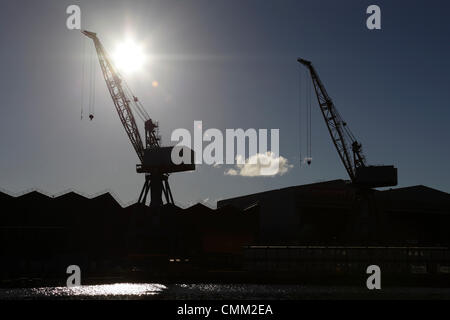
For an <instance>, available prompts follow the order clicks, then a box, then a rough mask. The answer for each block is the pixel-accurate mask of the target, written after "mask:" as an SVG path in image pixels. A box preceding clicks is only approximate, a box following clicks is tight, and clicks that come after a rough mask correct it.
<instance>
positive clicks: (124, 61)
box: [112, 39, 147, 73]
mask: <svg viewBox="0 0 450 320" xmlns="http://www.w3.org/2000/svg"><path fill="white" fill-rule="evenodd" d="M112 58H113V59H114V64H115V66H116V67H117V68H118V69H119V71H120V72H123V73H133V72H136V71H139V70H141V69H142V68H143V67H144V65H145V63H146V61H147V57H146V55H145V51H144V47H143V46H142V45H139V44H137V43H136V42H134V41H133V40H130V39H129V40H126V41H125V42H123V43H121V44H119V45H118V46H117V47H116V50H115V51H114V53H113V55H112Z"/></svg>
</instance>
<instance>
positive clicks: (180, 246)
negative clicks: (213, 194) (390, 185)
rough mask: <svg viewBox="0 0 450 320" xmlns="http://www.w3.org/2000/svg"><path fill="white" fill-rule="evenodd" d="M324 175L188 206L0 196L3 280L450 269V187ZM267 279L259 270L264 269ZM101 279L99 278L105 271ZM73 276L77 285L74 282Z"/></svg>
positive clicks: (107, 198) (238, 277) (106, 198)
mask: <svg viewBox="0 0 450 320" xmlns="http://www.w3.org/2000/svg"><path fill="white" fill-rule="evenodd" d="M366 192H368V194H363V195H361V191H360V190H359V189H355V188H354V187H353V186H352V184H349V183H348V182H346V181H344V180H335V181H328V182H321V183H315V184H309V185H301V186H295V187H289V188H284V189H279V190H272V191H267V192H263V193H257V194H251V195H247V196H242V197H238V198H233V199H227V200H223V201H220V202H218V207H217V209H211V208H209V207H206V206H204V205H202V204H197V205H194V206H192V207H189V208H185V209H182V208H179V207H177V206H174V205H172V204H167V205H164V206H163V207H160V208H151V207H147V206H145V205H143V204H139V203H136V204H134V205H131V206H128V207H125V208H123V207H122V206H120V205H119V204H118V203H117V202H116V200H115V199H114V198H113V197H112V196H111V194H109V193H105V194H102V195H100V196H98V197H95V198H91V199H89V198H86V197H83V196H81V195H79V194H77V193H74V192H70V193H66V194H64V195H61V196H59V197H49V196H46V195H44V194H42V193H39V192H37V191H34V192H30V193H27V194H24V195H22V196H19V197H13V196H10V195H8V194H5V193H0V202H1V204H2V208H4V209H3V210H2V212H1V214H0V239H1V246H0V258H1V261H2V264H1V267H0V280H1V281H2V284H3V285H5V284H6V285H7V284H8V283H9V282H11V281H17V279H31V280H33V279H35V280H36V279H41V280H43V281H45V280H46V279H59V280H58V281H63V280H62V279H65V277H66V268H67V266H69V265H79V266H80V268H81V269H82V270H83V274H84V276H86V278H85V279H101V278H105V279H107V278H114V279H118V278H120V279H123V280H124V281H125V280H130V279H131V280H133V279H137V280H138V279H139V280H152V279H158V280H160V279H166V280H170V279H174V280H179V279H183V280H185V281H189V280H193V281H194V280H209V281H213V280H216V281H222V280H224V281H225V280H226V281H233V279H234V280H235V281H246V280H248V281H251V280H252V279H256V280H255V281H266V280H270V279H272V280H280V279H281V278H283V277H285V278H286V279H285V280H289V279H291V280H292V279H293V278H296V277H305V276H307V277H309V276H312V275H314V274H318V273H320V274H321V275H323V274H337V275H339V274H347V275H348V274H362V273H364V274H365V272H364V271H365V268H366V267H367V265H371V264H378V265H381V266H383V267H384V270H386V272H389V273H392V274H400V273H401V274H421V275H447V274H449V272H450V254H449V251H448V246H449V245H450V234H449V232H448V229H449V227H450V195H449V194H448V193H445V192H442V191H438V190H435V189H432V188H428V187H425V186H413V187H407V188H396V189H389V190H385V191H376V190H370V191H366ZM255 277H256V278H255ZM93 281H95V280H93ZM62 283H65V282H62Z"/></svg>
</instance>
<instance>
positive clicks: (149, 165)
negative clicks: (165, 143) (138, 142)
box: [136, 146, 195, 173]
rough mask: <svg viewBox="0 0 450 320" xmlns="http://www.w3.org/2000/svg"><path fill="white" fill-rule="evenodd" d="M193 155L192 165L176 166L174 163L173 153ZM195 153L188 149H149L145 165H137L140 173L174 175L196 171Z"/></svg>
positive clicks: (178, 147) (182, 164)
mask: <svg viewBox="0 0 450 320" xmlns="http://www.w3.org/2000/svg"><path fill="white" fill-rule="evenodd" d="M173 151H174V152H178V153H179V154H180V153H181V154H182V153H184V152H187V153H190V154H191V157H190V159H191V160H192V161H191V163H181V164H175V163H173V161H172V152H173ZM194 159H195V158H194V151H193V150H191V149H190V148H187V147H180V146H175V147H158V148H147V149H145V151H144V163H143V164H138V165H136V171H137V172H138V173H152V172H155V171H157V172H159V173H174V172H183V171H193V170H195V164H194Z"/></svg>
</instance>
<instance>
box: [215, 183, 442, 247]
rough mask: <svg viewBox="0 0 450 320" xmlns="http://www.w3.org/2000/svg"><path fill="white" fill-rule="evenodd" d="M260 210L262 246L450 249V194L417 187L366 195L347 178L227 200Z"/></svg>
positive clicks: (225, 202)
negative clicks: (369, 246)
mask: <svg viewBox="0 0 450 320" xmlns="http://www.w3.org/2000/svg"><path fill="white" fill-rule="evenodd" d="M255 204H258V206H259V208H260V220H259V235H260V236H259V241H258V244H260V245H449V244H450V236H449V234H448V232H447V230H448V229H449V228H450V195H449V194H448V193H445V192H442V191H439V190H435V189H432V188H428V187H425V186H413V187H407V188H397V189H389V190H385V191H377V190H369V191H366V192H365V193H364V194H362V193H361V192H360V191H358V189H355V188H354V187H353V186H352V185H351V184H350V183H348V182H347V181H344V180H333V181H327V182H320V183H314V184H309V185H301V186H295V187H289V188H284V189H279V190H272V191H267V192H262V193H256V194H251V195H247V196H242V197H237V198H232V199H227V200H222V201H219V202H218V204H217V205H218V208H220V207H222V206H230V205H231V206H235V207H236V208H240V209H242V208H245V207H247V206H250V205H255Z"/></svg>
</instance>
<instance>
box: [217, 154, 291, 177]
mask: <svg viewBox="0 0 450 320" xmlns="http://www.w3.org/2000/svg"><path fill="white" fill-rule="evenodd" d="M242 159H243V157H242V156H237V157H236V161H237V163H238V164H237V165H236V167H235V168H231V169H228V170H227V171H225V175H228V176H238V175H239V176H243V177H260V176H272V177H273V176H276V175H280V176H282V175H284V174H285V173H287V172H288V171H289V170H290V169H292V168H293V167H294V166H293V165H291V164H289V161H288V160H287V159H286V158H284V157H282V156H279V157H276V156H275V154H274V153H273V152H267V153H258V154H255V155H253V156H251V157H250V158H248V159H246V160H245V161H242Z"/></svg>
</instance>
